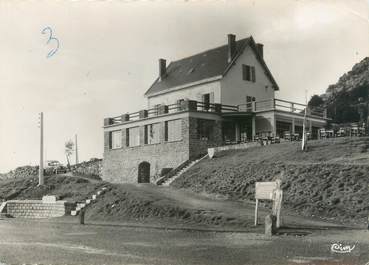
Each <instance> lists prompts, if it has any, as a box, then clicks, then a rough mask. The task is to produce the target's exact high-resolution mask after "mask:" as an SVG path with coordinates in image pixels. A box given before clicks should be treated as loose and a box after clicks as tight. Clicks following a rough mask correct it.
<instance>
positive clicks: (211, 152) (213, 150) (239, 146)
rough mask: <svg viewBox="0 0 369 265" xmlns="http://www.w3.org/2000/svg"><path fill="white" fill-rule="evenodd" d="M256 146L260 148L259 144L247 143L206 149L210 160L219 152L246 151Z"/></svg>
mask: <svg viewBox="0 0 369 265" xmlns="http://www.w3.org/2000/svg"><path fill="white" fill-rule="evenodd" d="M256 146H261V144H260V143H259V142H249V143H242V144H232V145H224V146H218V147H214V148H208V155H209V157H210V158H212V157H213V155H215V154H216V153H219V152H221V151H228V150H239V149H248V148H251V147H256Z"/></svg>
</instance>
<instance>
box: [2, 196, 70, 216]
mask: <svg viewBox="0 0 369 265" xmlns="http://www.w3.org/2000/svg"><path fill="white" fill-rule="evenodd" d="M73 207H74V205H73V204H72V203H67V202H65V201H57V202H56V203H43V202H42V201H41V200H25V201H20V200H14V201H7V202H6V213H7V215H9V216H11V217H24V218H50V217H60V216H63V215H66V214H70V212H71V210H72V208H73Z"/></svg>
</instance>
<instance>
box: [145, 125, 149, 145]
mask: <svg viewBox="0 0 369 265" xmlns="http://www.w3.org/2000/svg"><path fill="white" fill-rule="evenodd" d="M148 131H149V125H145V132H144V143H145V144H148Z"/></svg>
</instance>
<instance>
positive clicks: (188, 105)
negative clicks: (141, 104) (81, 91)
mask: <svg viewBox="0 0 369 265" xmlns="http://www.w3.org/2000/svg"><path fill="white" fill-rule="evenodd" d="M162 106H163V105H157V106H155V107H154V108H150V109H147V110H145V111H136V112H132V113H126V114H123V115H120V116H116V117H111V118H107V121H104V124H105V125H115V124H121V123H125V122H130V121H136V120H140V119H144V118H152V117H157V116H162V115H167V114H173V113H176V112H183V111H198V112H211V113H223V112H260V111H269V110H280V111H287V112H290V113H295V114H297V113H299V114H302V113H303V112H304V110H305V108H306V107H307V106H306V105H304V104H301V103H296V102H292V101H287V100H282V99H275V98H272V99H264V100H260V101H251V102H246V103H243V104H239V105H227V104H218V103H210V102H201V101H195V100H184V101H180V102H177V103H173V104H168V105H165V106H164V108H162ZM301 107H304V108H301ZM307 114H308V115H310V116H318V117H323V118H326V111H325V110H321V109H320V108H312V109H309V112H308V113H307Z"/></svg>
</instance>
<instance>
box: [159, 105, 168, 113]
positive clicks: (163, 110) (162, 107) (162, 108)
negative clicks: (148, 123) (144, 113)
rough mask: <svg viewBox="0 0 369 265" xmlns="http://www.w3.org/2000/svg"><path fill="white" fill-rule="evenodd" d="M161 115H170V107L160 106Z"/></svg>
mask: <svg viewBox="0 0 369 265" xmlns="http://www.w3.org/2000/svg"><path fill="white" fill-rule="evenodd" d="M158 113H159V115H162V114H166V113H168V106H167V105H160V106H159V108H158Z"/></svg>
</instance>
